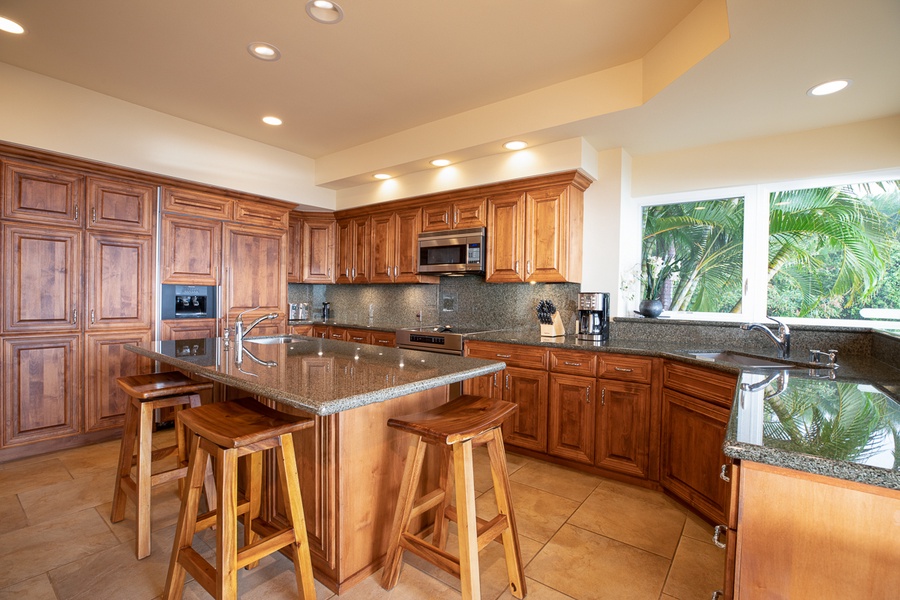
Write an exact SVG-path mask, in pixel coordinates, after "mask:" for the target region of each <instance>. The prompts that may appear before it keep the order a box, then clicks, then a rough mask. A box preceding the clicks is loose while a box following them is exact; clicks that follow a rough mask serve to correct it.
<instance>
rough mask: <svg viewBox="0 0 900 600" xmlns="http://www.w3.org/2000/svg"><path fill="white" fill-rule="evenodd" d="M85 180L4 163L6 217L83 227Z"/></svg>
mask: <svg viewBox="0 0 900 600" xmlns="http://www.w3.org/2000/svg"><path fill="white" fill-rule="evenodd" d="M83 206H84V177H82V176H81V175H79V174H77V173H71V172H69V171H64V170H60V169H51V168H48V167H42V166H38V165H32V164H28V163H19V162H13V161H6V162H4V163H3V217H4V218H5V219H14V220H17V221H27V222H29V223H47V224H50V225H62V226H66V227H81V224H82V223H83V222H84V221H83V216H82V215H83V212H84V208H83Z"/></svg>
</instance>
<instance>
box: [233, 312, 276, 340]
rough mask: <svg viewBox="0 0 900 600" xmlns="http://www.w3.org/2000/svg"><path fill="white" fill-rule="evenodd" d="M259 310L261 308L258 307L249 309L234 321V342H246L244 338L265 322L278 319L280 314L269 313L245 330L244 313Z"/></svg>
mask: <svg viewBox="0 0 900 600" xmlns="http://www.w3.org/2000/svg"><path fill="white" fill-rule="evenodd" d="M257 308H259V307H258V306H256V307H254V308H248V309H247V310H245V311H244V312H242V313H240V314H238V316H237V319H235V321H234V341H235V342H238V343H240V342H242V341H243V340H244V336H245V335H247V334H248V333H250V330H251V329H253V328H254V327H256V326H257V325H259V324H260V323H262V322H263V321H267V320H269V319H277V318H278V313H269V314H267V315H263V316H261V317H260V318H258V319H256V320H255V321H253V322H252V323H250V325H249V327H247V328H246V329H244V318H243V317H244V313H248V312H250V311H251V310H256V309H257Z"/></svg>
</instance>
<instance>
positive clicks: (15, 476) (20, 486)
mask: <svg viewBox="0 0 900 600" xmlns="http://www.w3.org/2000/svg"><path fill="white" fill-rule="evenodd" d="M69 479H72V476H71V475H69V471H67V470H66V467H65V465H63V464H62V462H60V460H59V459H57V458H51V459H47V460H42V461H34V460H29V459H25V460H22V461H14V462H12V463H5V464H4V465H3V469H0V496H11V495H14V494H21V493H24V492H28V491H31V490H36V489H38V488H42V487H45V486H48V485H53V484H56V483H59V482H62V481H66V480H69Z"/></svg>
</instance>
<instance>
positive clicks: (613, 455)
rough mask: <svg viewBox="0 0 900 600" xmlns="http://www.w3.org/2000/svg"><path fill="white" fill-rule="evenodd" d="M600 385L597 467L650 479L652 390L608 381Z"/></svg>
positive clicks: (602, 380)
mask: <svg viewBox="0 0 900 600" xmlns="http://www.w3.org/2000/svg"><path fill="white" fill-rule="evenodd" d="M597 383H598V385H599V386H600V413H599V418H598V421H597V451H596V455H595V462H596V465H597V466H598V467H603V468H605V469H609V470H611V471H618V472H620V473H625V474H627V475H634V476H636V477H642V478H647V477H649V467H650V386H649V385H643V384H636V383H626V382H621V381H607V380H604V379H600V380H598V381H597Z"/></svg>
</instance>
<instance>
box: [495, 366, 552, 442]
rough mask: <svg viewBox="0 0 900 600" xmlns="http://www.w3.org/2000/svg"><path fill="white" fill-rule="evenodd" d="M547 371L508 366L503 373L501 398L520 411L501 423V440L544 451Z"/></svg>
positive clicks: (545, 440)
mask: <svg viewBox="0 0 900 600" xmlns="http://www.w3.org/2000/svg"><path fill="white" fill-rule="evenodd" d="M548 381H549V377H548V375H547V373H546V372H539V371H535V370H534V369H523V368H521V367H507V368H506V370H505V371H504V372H503V383H502V386H503V387H502V394H501V398H503V399H504V400H506V401H508V402H514V403H515V404H516V405H518V407H519V410H517V411H516V414H514V415H513V416H512V417H510V418H509V419H507V420H506V422H505V423H503V440H504V441H505V442H506V443H508V444H510V445H512V446H520V447H522V448H528V449H529V450H537V451H538V452H546V451H547V405H548V397H547V388H548Z"/></svg>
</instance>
